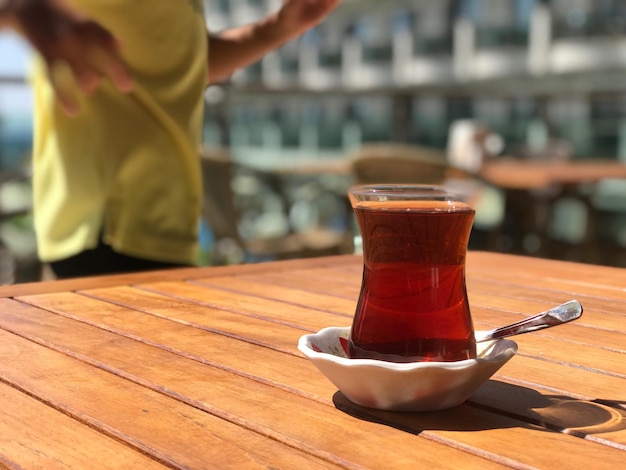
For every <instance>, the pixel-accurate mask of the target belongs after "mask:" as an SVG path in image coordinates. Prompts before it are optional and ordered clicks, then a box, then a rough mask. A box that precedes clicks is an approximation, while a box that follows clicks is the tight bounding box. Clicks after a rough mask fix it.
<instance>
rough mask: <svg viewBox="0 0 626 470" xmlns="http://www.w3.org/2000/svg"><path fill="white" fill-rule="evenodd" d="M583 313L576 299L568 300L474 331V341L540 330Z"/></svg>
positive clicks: (565, 321) (568, 320)
mask: <svg viewBox="0 0 626 470" xmlns="http://www.w3.org/2000/svg"><path fill="white" fill-rule="evenodd" d="M582 314H583V306H582V305H580V302H578V301H577V300H570V301H569V302H565V303H564V304H561V305H559V306H558V307H554V308H551V309H550V310H546V311H545V312H541V313H538V314H537V315H533V316H532V317H528V318H525V319H524V320H520V321H518V322H515V323H511V324H510V325H506V326H501V327H500V328H496V329H494V330H490V331H478V332H476V335H475V336H476V342H477V343H480V342H482V341H488V340H491V339H499V338H505V337H507V336H513V335H521V334H522V333H528V332H530V331H537V330H542V329H544V328H550V327H552V326H557V325H562V324H563V323H567V322H570V321H572V320H576V319H577V318H579V317H580V316H581V315H582Z"/></svg>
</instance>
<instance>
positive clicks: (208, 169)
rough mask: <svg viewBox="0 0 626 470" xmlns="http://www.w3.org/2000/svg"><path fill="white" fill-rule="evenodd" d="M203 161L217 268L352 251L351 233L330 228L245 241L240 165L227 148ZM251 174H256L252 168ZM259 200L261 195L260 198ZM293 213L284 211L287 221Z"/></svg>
mask: <svg viewBox="0 0 626 470" xmlns="http://www.w3.org/2000/svg"><path fill="white" fill-rule="evenodd" d="M200 157H201V164H202V176H203V180H204V183H203V184H204V189H203V191H204V207H203V217H204V219H205V220H206V221H207V222H208V224H209V226H210V228H211V231H212V233H213V237H214V240H215V242H214V247H213V252H212V263H213V264H233V263H239V262H254V261H266V260H281V259H295V258H307V257H314V256H326V255H334V254H344V253H350V252H351V251H352V234H351V233H349V232H342V231H338V230H332V229H329V228H326V227H314V228H308V229H306V230H302V231H288V233H286V234H284V235H283V234H281V235H268V236H259V235H255V236H252V237H243V236H242V235H241V230H240V229H241V226H240V222H241V218H240V216H241V213H240V211H239V208H238V206H237V202H236V194H235V191H234V190H233V178H234V176H235V172H236V169H237V165H236V164H235V163H233V162H232V160H231V156H230V154H229V152H228V151H227V150H226V149H223V148H203V149H202V150H201V152H200ZM247 170H248V171H252V172H255V171H256V170H253V169H250V168H247ZM258 173H259V174H260V173H261V172H258ZM260 177H262V175H260ZM256 197H257V198H258V197H261V195H260V194H256ZM289 209H290V208H289V207H285V208H284V210H285V212H286V214H285V216H286V217H287V218H288V211H289Z"/></svg>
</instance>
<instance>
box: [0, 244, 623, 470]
mask: <svg viewBox="0 0 626 470" xmlns="http://www.w3.org/2000/svg"><path fill="white" fill-rule="evenodd" d="M467 275H468V292H469V297H470V301H471V303H472V306H473V315H474V319H475V326H476V328H477V329H487V328H491V327H494V326H498V325H502V324H505V323H508V322H511V321H514V320H517V319H520V318H522V317H524V316H526V315H529V314H532V313H535V312H539V311H542V310H544V309H547V308H549V307H551V306H553V305H555V304H557V303H561V302H563V301H567V300H570V299H572V298H576V299H579V300H580V301H581V302H582V304H583V305H584V307H585V313H584V315H583V317H582V318H581V319H579V320H578V321H576V322H574V323H572V324H567V325H563V326H560V327H558V328H554V329H551V330H544V331H540V332H535V333H531V334H527V335H523V336H519V337H517V342H518V344H519V352H518V354H517V355H516V356H515V357H513V358H512V359H511V361H509V362H508V363H507V364H506V365H505V366H504V367H503V368H502V369H501V370H500V372H499V373H498V374H497V375H496V376H494V377H493V378H492V379H491V380H490V381H489V382H487V383H486V384H485V385H483V386H482V387H481V388H480V389H479V390H478V391H477V392H476V393H475V394H474V395H473V396H472V397H471V398H470V399H469V400H468V401H467V402H466V403H465V404H463V405H461V406H459V407H456V408H454V409H450V410H446V411H440V412H432V413H404V414H403V413H391V412H381V411H375V410H371V409H366V408H361V407H358V406H356V405H353V404H351V403H350V402H348V401H347V400H346V399H345V398H344V397H343V396H342V395H341V394H340V393H338V392H337V390H336V389H335V387H334V386H333V385H332V384H331V383H330V382H329V381H328V380H327V379H326V378H325V377H324V376H323V375H322V374H321V373H320V372H319V371H318V370H317V369H316V368H315V367H314V366H313V365H312V364H311V363H310V362H309V361H308V360H307V359H306V358H305V357H304V356H303V355H302V354H301V353H300V352H299V351H298V350H297V348H296V343H297V341H298V338H299V337H300V336H301V335H303V334H305V333H308V332H313V331H317V330H318V329H320V328H322V327H325V326H329V325H349V324H350V323H351V319H352V314H353V310H354V307H355V301H356V297H357V295H358V290H359V285H360V280H361V258H360V257H358V256H351V255H350V256H338V257H327V258H316V259H310V260H297V261H285V262H275V263H267V264H257V265H246V266H233V267H220V268H198V269H184V270H176V271H169V272H151V273H145V274H137V275H125V276H111V277H102V278H84V279H78V280H73V281H57V282H48V283H38V284H29V285H15V286H9V287H4V288H1V289H0V295H2V296H3V297H4V298H2V299H0V467H2V466H6V467H8V468H22V469H27V468H46V469H53V468H81V469H82V468H98V469H101V468H141V469H146V468H163V467H173V468H237V469H240V468H280V469H288V468H293V469H303V468H306V469H311V468H320V469H328V468H374V469H382V468H385V469H387V468H410V469H415V468H437V469H439V468H455V469H457V468H464V469H465V468H480V469H490V468H518V469H528V468H546V469H553V468H589V469H591V468H593V469H603V468H606V469H617V468H624V467H623V466H624V462H626V360H625V359H626V288H625V286H626V270H624V269H617V268H608V267H600V266H593V265H577V264H571V263H565V262H558V261H547V260H541V259H536V258H524V257H517V256H512V255H502V254H490V253H484V252H471V253H470V254H469V257H468V264H467Z"/></svg>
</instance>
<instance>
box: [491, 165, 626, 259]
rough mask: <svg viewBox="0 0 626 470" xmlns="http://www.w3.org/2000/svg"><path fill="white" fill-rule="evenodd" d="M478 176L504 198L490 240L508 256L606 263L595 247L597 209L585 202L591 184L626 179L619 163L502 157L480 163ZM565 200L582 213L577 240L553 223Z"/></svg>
mask: <svg viewBox="0 0 626 470" xmlns="http://www.w3.org/2000/svg"><path fill="white" fill-rule="evenodd" d="M479 176H480V178H481V179H483V180H484V181H485V182H487V183H489V184H490V185H492V186H495V187H497V188H499V189H501V190H502V191H503V193H504V197H505V209H504V211H505V220H504V221H503V223H502V224H501V226H499V227H496V228H495V232H496V234H495V235H496V236H495V237H492V239H493V240H496V238H498V237H499V238H507V239H508V240H509V243H510V251H511V252H513V253H523V254H531V253H532V254H534V255H537V256H542V257H553V258H562V257H564V253H563V251H564V250H566V251H570V252H571V253H570V255H573V256H578V258H575V259H578V260H581V261H586V262H598V261H599V260H605V261H608V260H607V259H606V258H607V257H606V255H605V253H603V250H602V249H601V248H602V247H601V246H599V244H598V241H597V237H596V218H597V209H596V207H595V206H594V205H593V204H592V202H591V197H592V195H593V194H594V191H595V187H596V186H595V185H596V184H597V183H599V182H601V181H603V180H607V179H611V178H622V179H626V164H624V163H623V162H619V161H615V160H602V159H589V160H564V161H546V160H524V159H513V158H507V157H503V158H496V159H493V160H490V161H488V162H486V163H485V165H484V166H483V168H482V169H481V171H480V174H479ZM565 198H567V199H569V202H572V201H574V203H577V204H579V206H580V207H583V208H584V211H585V213H584V214H583V215H582V217H581V220H580V222H579V223H580V224H584V225H582V226H580V232H581V233H582V235H580V236H578V237H575V236H573V235H571V233H570V231H569V229H567V228H563V227H562V224H561V225H557V224H555V223H553V220H554V218H555V217H556V215H557V211H558V205H559V203H560V202H562V201H563V200H565ZM585 216H586V217H585ZM574 224H576V221H574ZM569 227H571V224H569ZM496 245H497V246H498V247H499V248H501V245H502V243H501V241H499V242H498V241H496ZM493 248H495V247H493Z"/></svg>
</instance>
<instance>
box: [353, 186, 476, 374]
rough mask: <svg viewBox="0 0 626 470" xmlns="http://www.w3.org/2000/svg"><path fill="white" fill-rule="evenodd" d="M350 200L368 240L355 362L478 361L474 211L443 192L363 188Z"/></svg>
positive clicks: (357, 316)
mask: <svg viewBox="0 0 626 470" xmlns="http://www.w3.org/2000/svg"><path fill="white" fill-rule="evenodd" d="M348 194H349V197H350V202H351V204H352V207H353V210H354V213H355V216H356V219H357V222H358V225H359V229H360V232H361V237H362V240H363V280H362V284H361V291H360V295H359V300H358V303H357V307H356V312H355V316H354V320H353V324H352V328H351V334H350V340H349V343H348V350H349V351H348V352H349V355H350V357H351V358H370V359H379V360H385V361H391V362H415V361H444V362H447V361H459V360H463V359H470V358H474V357H476V342H475V338H474V327H473V324H472V318H471V313H470V307H469V302H468V298H467V290H466V284H465V257H466V252H467V244H468V241H469V236H470V232H471V228H472V223H473V221H474V210H473V209H472V208H471V207H470V206H468V205H467V204H466V203H464V202H463V201H462V200H461V198H459V197H457V196H455V195H454V194H451V193H449V192H448V191H446V190H445V189H444V188H442V187H438V186H423V185H368V186H356V187H353V188H351V189H350V190H349V193H348Z"/></svg>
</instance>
